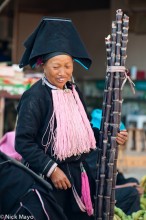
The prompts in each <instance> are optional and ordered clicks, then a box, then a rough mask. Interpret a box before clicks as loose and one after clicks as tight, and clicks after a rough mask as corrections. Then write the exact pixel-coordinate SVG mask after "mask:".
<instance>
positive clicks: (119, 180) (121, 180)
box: [117, 171, 139, 185]
mask: <svg viewBox="0 0 146 220" xmlns="http://www.w3.org/2000/svg"><path fill="white" fill-rule="evenodd" d="M125 183H137V184H139V181H138V179H136V178H134V177H129V178H125V177H124V175H123V173H121V172H119V171H118V174H117V185H122V184H125Z"/></svg>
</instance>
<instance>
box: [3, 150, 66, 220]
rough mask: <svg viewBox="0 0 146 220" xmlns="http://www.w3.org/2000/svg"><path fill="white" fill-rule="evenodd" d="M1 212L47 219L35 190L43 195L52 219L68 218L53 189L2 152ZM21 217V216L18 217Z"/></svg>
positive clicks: (38, 219)
mask: <svg viewBox="0 0 146 220" xmlns="http://www.w3.org/2000/svg"><path fill="white" fill-rule="evenodd" d="M0 180H1V182H0V214H1V215H8V216H10V215H15V214H16V212H17V210H18V209H19V208H20V203H22V204H23V206H25V208H24V207H22V208H20V210H19V212H18V213H17V214H18V216H19V214H21V215H22V214H23V215H27V216H28V215H29V216H30V215H31V216H34V217H35V219H36V220H40V219H41V220H47V218H46V215H45V214H44V210H43V209H42V205H41V202H40V200H39V198H38V196H37V194H36V193H35V191H34V190H37V191H38V192H39V194H40V195H41V198H42V201H43V203H44V205H45V209H46V211H47V213H48V215H49V217H50V220H60V219H62V220H67V219H66V217H65V215H64V214H63V210H62V209H61V207H60V206H59V205H58V203H57V201H56V200H55V198H54V196H53V194H52V190H49V188H46V187H44V185H43V184H41V183H40V181H37V179H36V178H34V176H32V175H31V174H30V173H29V172H27V171H26V170H24V169H22V167H21V166H19V165H17V164H13V163H11V162H10V161H9V160H7V158H6V157H4V154H3V153H2V152H0ZM18 219H19V218H18Z"/></svg>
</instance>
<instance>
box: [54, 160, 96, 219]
mask: <svg viewBox="0 0 146 220" xmlns="http://www.w3.org/2000/svg"><path fill="white" fill-rule="evenodd" d="M82 163H83V166H84V168H85V170H86V172H87V175H88V178H89V182H90V192H91V199H92V202H94V198H93V195H94V194H95V181H94V179H93V177H92V176H91V175H90V172H91V170H90V168H89V166H88V164H87V163H86V161H82ZM59 167H60V168H61V170H63V171H64V173H65V174H66V175H67V177H68V179H69V180H70V182H71V184H73V185H74V186H75V189H76V191H77V193H78V195H79V196H80V198H81V185H82V184H81V169H80V162H71V163H66V162H65V163H63V164H59ZM52 187H53V189H54V192H53V195H54V196H55V198H56V200H57V201H58V204H59V205H60V206H61V207H62V208H63V210H64V212H65V215H66V216H67V218H68V220H71V219H76V220H93V219H94V217H93V216H88V215H87V213H84V212H82V211H81V210H80V208H79V207H78V205H77V203H76V200H75V198H74V196H73V193H72V189H67V190H57V189H56V188H55V187H54V186H53V184H52Z"/></svg>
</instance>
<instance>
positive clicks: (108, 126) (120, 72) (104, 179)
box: [94, 9, 133, 220]
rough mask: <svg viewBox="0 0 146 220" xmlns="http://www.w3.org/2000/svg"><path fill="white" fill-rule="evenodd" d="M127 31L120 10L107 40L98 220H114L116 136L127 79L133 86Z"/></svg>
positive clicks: (98, 164)
mask: <svg viewBox="0 0 146 220" xmlns="http://www.w3.org/2000/svg"><path fill="white" fill-rule="evenodd" d="M128 27H129V17H128V16H127V15H123V12H122V10H121V9H119V10H117V11H116V21H113V22H112V29H111V36H110V35H109V36H108V37H107V38H105V43H106V53H107V72H106V79H105V88H104V96H103V106H102V120H101V128H100V138H99V146H98V158H97V178H96V192H95V208H94V210H95V211H94V216H95V220H113V217H114V206H115V185H116V176H117V158H118V145H117V142H116V136H117V133H118V132H119V126H120V121H121V108H122V101H123V100H122V89H123V85H124V84H125V82H126V80H127V79H128V80H129V82H130V85H131V87H132V86H133V82H132V81H131V80H130V78H129V77H128V76H127V72H126V68H125V61H126V49H127V42H128ZM132 88H133V87H132Z"/></svg>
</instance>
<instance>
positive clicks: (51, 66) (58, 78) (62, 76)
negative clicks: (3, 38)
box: [43, 55, 73, 89]
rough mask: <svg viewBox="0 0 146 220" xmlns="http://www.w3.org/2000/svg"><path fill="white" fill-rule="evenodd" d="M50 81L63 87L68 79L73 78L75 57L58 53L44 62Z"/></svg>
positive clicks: (58, 86)
mask: <svg viewBox="0 0 146 220" xmlns="http://www.w3.org/2000/svg"><path fill="white" fill-rule="evenodd" d="M43 69H44V73H45V76H46V78H47V79H48V81H49V82H50V83H51V84H52V85H54V86H56V87H57V88H60V89H63V87H64V85H65V84H66V82H67V81H69V80H71V76H72V72H73V59H72V57H70V56H69V55H58V56H55V57H52V58H50V59H49V60H48V61H46V62H45V64H43Z"/></svg>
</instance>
